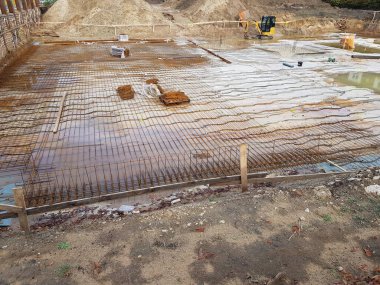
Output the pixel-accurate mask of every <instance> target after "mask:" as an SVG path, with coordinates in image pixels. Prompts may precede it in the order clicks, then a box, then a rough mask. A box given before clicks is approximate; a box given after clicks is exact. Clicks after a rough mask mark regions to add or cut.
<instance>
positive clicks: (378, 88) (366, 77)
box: [334, 72, 380, 94]
mask: <svg viewBox="0 0 380 285" xmlns="http://www.w3.org/2000/svg"><path fill="white" fill-rule="evenodd" d="M334 79H335V81H336V82H339V83H342V84H345V85H352V86H356V87H360V88H368V89H372V90H373V91H374V92H375V93H377V94H380V73H375V72H349V73H344V74H338V75H337V76H336V77H335V78H334Z"/></svg>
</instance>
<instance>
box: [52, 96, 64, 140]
mask: <svg viewBox="0 0 380 285" xmlns="http://www.w3.org/2000/svg"><path fill="white" fill-rule="evenodd" d="M66 95H67V92H65V93H64V94H63V96H62V99H61V104H60V106H59V111H58V115H57V119H56V120H55V124H54V128H53V133H56V132H58V128H59V122H60V121H61V116H62V112H63V108H64V107H65V100H66Z"/></svg>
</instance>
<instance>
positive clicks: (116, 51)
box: [111, 46, 129, 58]
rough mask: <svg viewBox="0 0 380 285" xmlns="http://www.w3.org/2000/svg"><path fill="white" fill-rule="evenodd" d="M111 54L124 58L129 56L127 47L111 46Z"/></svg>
mask: <svg viewBox="0 0 380 285" xmlns="http://www.w3.org/2000/svg"><path fill="white" fill-rule="evenodd" d="M111 54H112V56H115V57H120V58H126V57H128V56H129V49H127V48H120V47H117V46H112V47H111Z"/></svg>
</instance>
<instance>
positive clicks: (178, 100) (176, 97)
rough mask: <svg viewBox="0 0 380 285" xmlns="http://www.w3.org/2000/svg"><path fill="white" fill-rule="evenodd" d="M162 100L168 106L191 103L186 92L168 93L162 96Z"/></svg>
mask: <svg viewBox="0 0 380 285" xmlns="http://www.w3.org/2000/svg"><path fill="white" fill-rule="evenodd" d="M160 100H161V102H162V103H164V104H165V105H166V106H168V105H176V104H182V103H189V102H190V99H189V97H187V96H186V94H185V93H184V92H181V91H168V92H165V93H164V94H163V95H161V96H160Z"/></svg>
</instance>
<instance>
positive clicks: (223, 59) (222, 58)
mask: <svg viewBox="0 0 380 285" xmlns="http://www.w3.org/2000/svg"><path fill="white" fill-rule="evenodd" d="M189 42H191V43H192V44H194V45H196V46H197V47H199V48H200V49H203V50H204V51H206V52H208V53H209V54H212V55H213V56H215V57H217V58H219V59H221V60H222V61H224V62H225V63H228V64H231V63H232V62H231V61H229V60H228V59H225V58H224V57H221V56H220V55H217V54H216V53H214V52H212V51H211V50H209V49H207V48H204V47H202V46H200V45H198V44H197V43H196V42H193V41H189Z"/></svg>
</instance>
